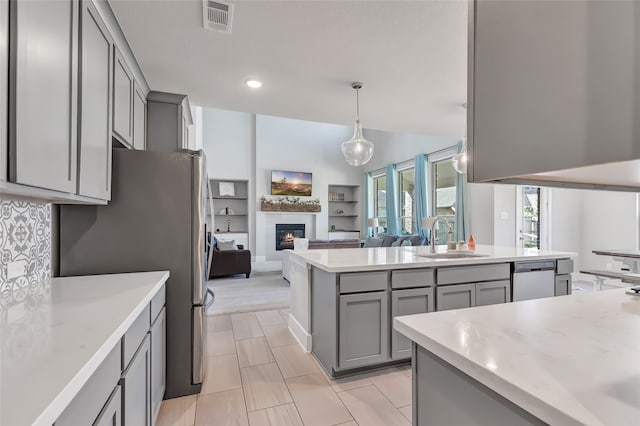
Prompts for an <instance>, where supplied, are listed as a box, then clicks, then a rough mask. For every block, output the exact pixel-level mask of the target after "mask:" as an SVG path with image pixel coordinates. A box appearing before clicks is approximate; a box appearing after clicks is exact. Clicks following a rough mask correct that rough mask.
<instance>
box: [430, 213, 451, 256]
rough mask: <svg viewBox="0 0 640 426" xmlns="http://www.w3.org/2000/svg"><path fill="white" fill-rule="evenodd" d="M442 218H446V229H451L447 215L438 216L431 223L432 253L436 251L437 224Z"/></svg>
mask: <svg viewBox="0 0 640 426" xmlns="http://www.w3.org/2000/svg"><path fill="white" fill-rule="evenodd" d="M441 220H444V227H445V229H449V230H450V229H451V227H450V226H449V221H448V220H447V218H446V217H443V216H436V218H435V220H434V221H433V223H432V224H431V233H430V234H429V238H430V239H431V253H435V252H436V226H437V225H438V222H440V221H441Z"/></svg>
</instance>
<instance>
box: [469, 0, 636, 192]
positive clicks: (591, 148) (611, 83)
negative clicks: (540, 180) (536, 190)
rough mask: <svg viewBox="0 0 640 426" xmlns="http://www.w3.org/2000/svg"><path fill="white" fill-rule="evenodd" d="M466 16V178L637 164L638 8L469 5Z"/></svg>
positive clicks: (582, 2) (527, 1)
mask: <svg viewBox="0 0 640 426" xmlns="http://www.w3.org/2000/svg"><path fill="white" fill-rule="evenodd" d="M469 12H470V19H469V25H470V28H469V37H470V40H469V62H468V63H469V73H468V75H469V84H468V104H469V109H468V126H469V127H468V141H469V150H470V153H471V155H470V158H469V170H468V171H469V174H468V177H469V180H470V181H487V180H498V179H501V178H508V177H513V176H522V175H527V174H531V173H541V172H549V171H557V170H562V169H569V168H575V167H581V166H587V165H592V164H603V163H609V162H618V161H625V160H631V159H638V158H640V143H638V140H640V127H639V126H638V125H637V123H638V117H639V116H640V90H637V87H638V74H639V73H640V61H639V59H638V57H639V56H638V51H639V50H638V49H639V42H638V40H639V38H638V30H637V29H638V28H639V27H640V4H639V3H638V2H636V1H628V2H624V1H614V2H610V1H590V0H574V1H538V0H521V1H510V0H503V1H478V0H474V1H472V2H470V10H469ZM634 88H636V89H634Z"/></svg>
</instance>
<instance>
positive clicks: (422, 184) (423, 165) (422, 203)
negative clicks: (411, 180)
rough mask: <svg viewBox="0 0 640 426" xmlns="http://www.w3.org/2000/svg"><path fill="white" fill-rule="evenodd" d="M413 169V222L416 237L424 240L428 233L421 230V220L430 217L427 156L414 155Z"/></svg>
mask: <svg viewBox="0 0 640 426" xmlns="http://www.w3.org/2000/svg"><path fill="white" fill-rule="evenodd" d="M415 167H416V168H415V179H416V182H415V184H416V187H415V197H416V199H415V206H416V211H415V215H414V220H415V221H416V228H417V229H418V235H420V236H422V237H425V238H426V237H427V234H428V233H429V231H427V230H426V229H422V218H423V217H427V216H431V215H430V212H429V173H428V172H429V170H428V169H429V164H428V163H427V156H426V155H424V154H418V155H416V165H415Z"/></svg>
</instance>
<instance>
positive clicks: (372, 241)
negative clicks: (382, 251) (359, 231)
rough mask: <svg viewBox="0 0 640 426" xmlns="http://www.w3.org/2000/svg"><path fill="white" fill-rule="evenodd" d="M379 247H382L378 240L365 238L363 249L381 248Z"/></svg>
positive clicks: (380, 241)
mask: <svg viewBox="0 0 640 426" xmlns="http://www.w3.org/2000/svg"><path fill="white" fill-rule="evenodd" d="M381 246H382V240H381V239H380V238H374V237H369V238H367V241H365V243H364V247H365V248H369V247H381Z"/></svg>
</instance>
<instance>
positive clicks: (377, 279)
mask: <svg viewBox="0 0 640 426" xmlns="http://www.w3.org/2000/svg"><path fill="white" fill-rule="evenodd" d="M386 289H387V271H382V272H358V273H349V274H340V293H342V294H344V293H359V292H363V291H378V290H386Z"/></svg>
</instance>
